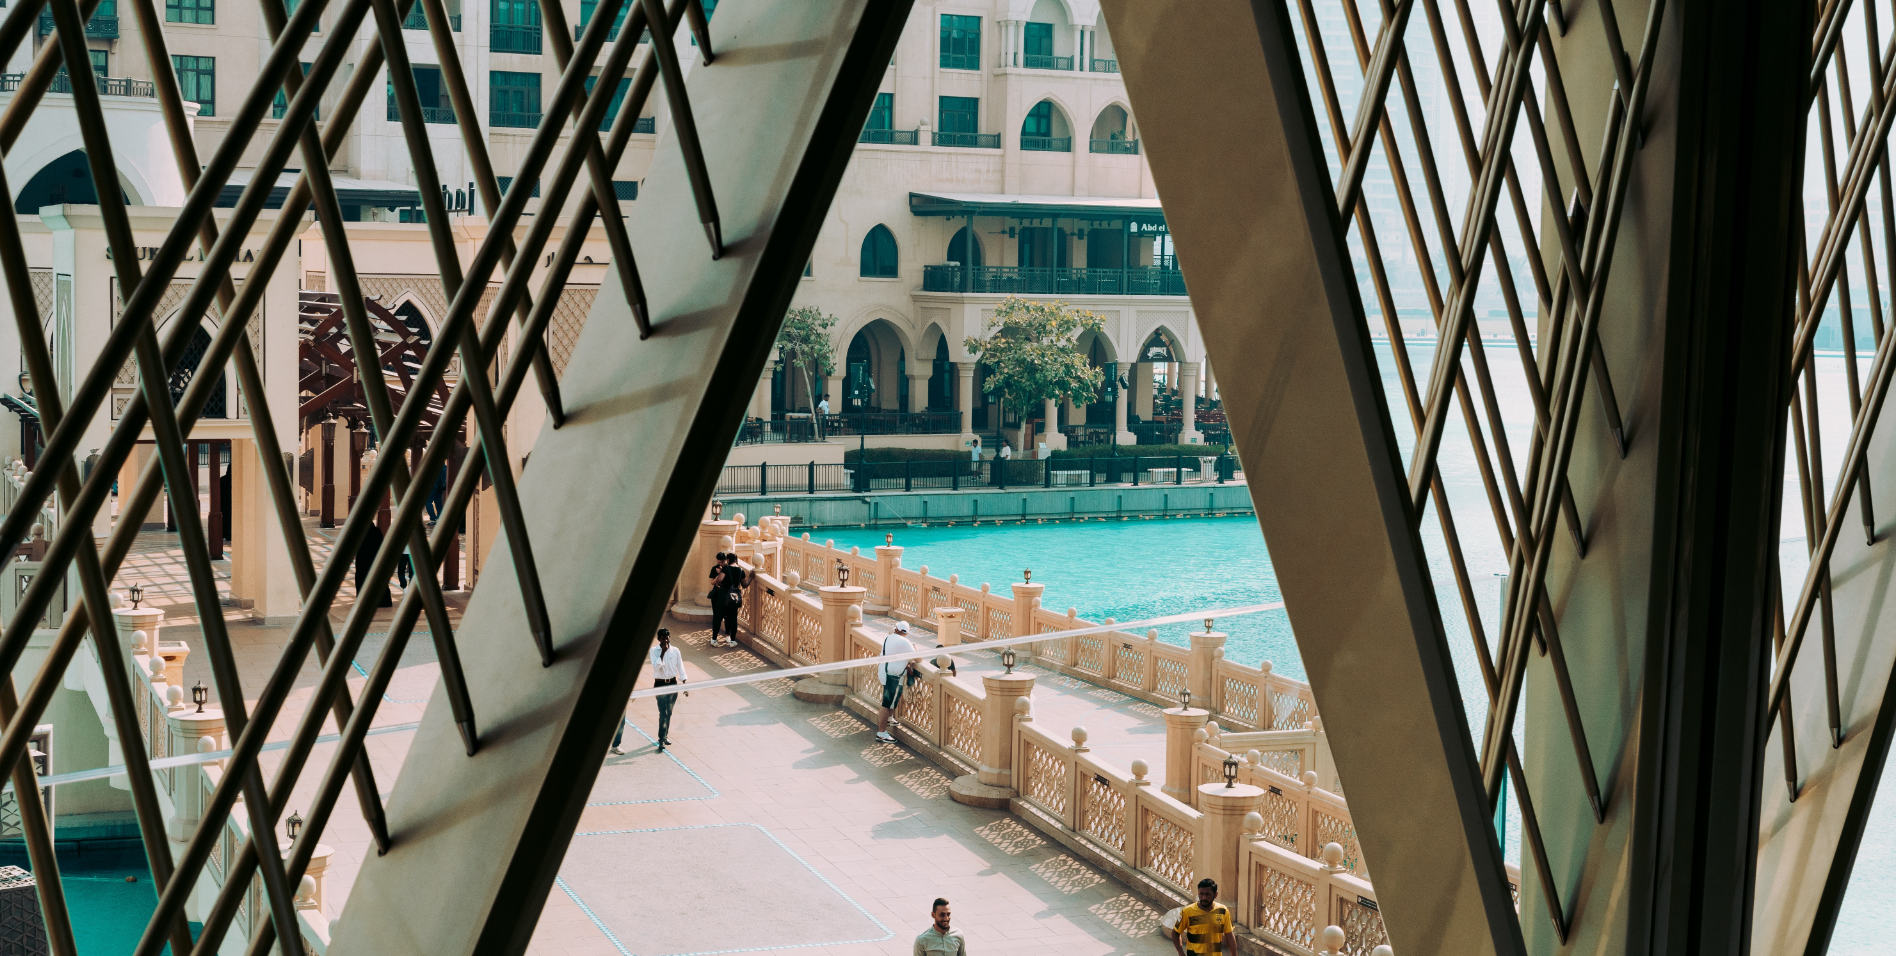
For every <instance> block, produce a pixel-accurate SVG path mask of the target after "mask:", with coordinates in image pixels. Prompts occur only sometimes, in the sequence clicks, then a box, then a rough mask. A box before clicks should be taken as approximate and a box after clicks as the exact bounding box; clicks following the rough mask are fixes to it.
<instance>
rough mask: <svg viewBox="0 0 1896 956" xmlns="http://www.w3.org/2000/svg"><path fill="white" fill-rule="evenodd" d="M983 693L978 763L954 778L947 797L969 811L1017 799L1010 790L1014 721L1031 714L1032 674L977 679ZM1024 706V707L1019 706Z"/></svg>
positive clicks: (1000, 806) (1001, 807)
mask: <svg viewBox="0 0 1896 956" xmlns="http://www.w3.org/2000/svg"><path fill="white" fill-rule="evenodd" d="M981 686H982V688H983V689H984V690H985V691H986V692H987V696H986V698H984V699H983V700H982V701H981V759H979V760H977V761H975V772H974V773H971V774H964V775H963V776H960V777H957V778H955V782H954V783H953V784H951V785H950V786H949V788H948V796H949V798H950V799H952V800H954V801H955V802H956V803H965V804H967V805H969V806H971V807H989V808H992V809H996V810H1004V809H1006V808H1007V801H1008V800H1010V799H1012V798H1013V797H1015V796H1016V795H1018V793H1019V791H1018V790H1017V789H1016V788H1015V786H1014V719H1015V716H1016V715H1017V714H1019V715H1023V716H1024V719H1027V720H1032V719H1033V718H1032V717H1031V716H1025V715H1027V714H1029V713H1030V712H1031V710H1032V706H1033V705H1032V704H1031V703H1029V702H1028V696H1029V695H1030V694H1032V693H1033V690H1034V677H1033V675H1032V674H1006V673H993V674H982V675H981ZM1022 705H1025V706H1022Z"/></svg>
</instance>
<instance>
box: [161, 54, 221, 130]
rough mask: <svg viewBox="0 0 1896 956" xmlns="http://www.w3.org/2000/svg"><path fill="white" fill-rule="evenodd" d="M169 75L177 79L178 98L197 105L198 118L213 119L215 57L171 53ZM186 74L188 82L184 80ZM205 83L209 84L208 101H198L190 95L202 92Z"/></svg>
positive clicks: (215, 92) (214, 107)
mask: <svg viewBox="0 0 1896 956" xmlns="http://www.w3.org/2000/svg"><path fill="white" fill-rule="evenodd" d="M186 60H188V61H190V63H188V64H187V63H185V62H184V61H186ZM171 73H172V75H173V76H176V77H177V78H178V95H179V98H180V99H183V100H185V101H187V102H191V103H196V104H197V105H198V116H199V117H205V116H211V117H215V116H216V115H217V57H214V56H197V55H194V54H189V53H173V54H171ZM187 73H188V74H189V76H190V80H189V81H187V80H186V79H185V77H186V75H187ZM206 83H208V84H209V88H210V97H209V98H208V99H200V98H198V97H196V96H192V95H191V93H192V92H193V91H196V92H199V93H202V92H204V85H205V84H206Z"/></svg>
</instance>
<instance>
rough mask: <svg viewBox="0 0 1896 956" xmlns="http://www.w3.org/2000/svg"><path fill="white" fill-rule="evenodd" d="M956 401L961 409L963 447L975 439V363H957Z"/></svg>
mask: <svg viewBox="0 0 1896 956" xmlns="http://www.w3.org/2000/svg"><path fill="white" fill-rule="evenodd" d="M955 401H956V402H957V403H958V406H959V407H960V409H961V447H963V448H966V447H968V442H970V441H973V440H974V363H973V362H956V363H955Z"/></svg>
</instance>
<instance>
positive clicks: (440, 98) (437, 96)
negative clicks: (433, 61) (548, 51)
mask: <svg viewBox="0 0 1896 956" xmlns="http://www.w3.org/2000/svg"><path fill="white" fill-rule="evenodd" d="M414 71H415V97H416V99H419V100H420V101H421V121H422V122H424V123H453V122H454V104H453V103H452V102H450V101H449V100H448V85H447V84H446V83H443V82H442V81H441V68H440V67H438V66H416V67H414ZM529 75H532V76H538V75H539V74H537V73H536V74H529ZM401 119H402V114H401V111H400V109H398V108H397V107H396V105H395V84H394V83H393V82H390V83H389V84H388V121H389V122H391V123H399V122H401Z"/></svg>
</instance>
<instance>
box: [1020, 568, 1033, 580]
mask: <svg viewBox="0 0 1896 956" xmlns="http://www.w3.org/2000/svg"><path fill="white" fill-rule="evenodd" d="M1020 580H1021V583H1022V584H1032V583H1034V569H1033V568H1027V569H1025V570H1023V571H1021V572H1020Z"/></svg>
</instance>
